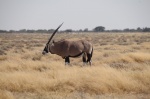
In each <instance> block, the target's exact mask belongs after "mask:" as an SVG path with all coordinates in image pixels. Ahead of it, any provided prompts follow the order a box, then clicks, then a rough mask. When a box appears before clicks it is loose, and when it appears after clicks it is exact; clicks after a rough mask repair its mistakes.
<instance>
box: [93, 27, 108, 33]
mask: <svg viewBox="0 0 150 99" xmlns="http://www.w3.org/2000/svg"><path fill="white" fill-rule="evenodd" d="M93 31H94V32H104V31H105V27H103V26H97V27H95V28H94V29H93Z"/></svg>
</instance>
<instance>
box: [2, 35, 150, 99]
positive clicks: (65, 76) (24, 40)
mask: <svg viewBox="0 0 150 99" xmlns="http://www.w3.org/2000/svg"><path fill="white" fill-rule="evenodd" d="M49 37H50V34H44V33H31V34H27V33H12V34H11V33H1V34H0V99H150V33H57V34H56V35H55V36H54V40H55V41H58V40H61V39H70V40H79V39H85V40H88V41H90V42H92V44H93V48H94V53H93V57H92V66H89V65H84V66H83V63H82V58H81V57H80V58H71V64H70V65H67V66H65V63H64V59H62V58H61V57H60V56H57V55H54V54H50V53H49V54H47V55H42V50H43V48H44V46H45V44H46V42H47V40H48V39H49Z"/></svg>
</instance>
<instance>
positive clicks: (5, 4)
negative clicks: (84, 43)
mask: <svg viewBox="0 0 150 99" xmlns="http://www.w3.org/2000/svg"><path fill="white" fill-rule="evenodd" d="M62 22H64V24H63V26H62V27H61V29H60V30H64V29H74V30H79V29H85V28H88V29H89V30H91V29H93V28H95V27H96V26H104V27H105V28H106V29H124V28H135V29H136V28H137V27H141V28H143V27H150V0H0V29H2V30H11V29H13V30H20V29H55V28H57V26H58V25H59V24H61V23H62Z"/></svg>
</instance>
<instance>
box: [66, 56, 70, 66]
mask: <svg viewBox="0 0 150 99" xmlns="http://www.w3.org/2000/svg"><path fill="white" fill-rule="evenodd" d="M68 64H70V59H69V57H66V58H65V65H68Z"/></svg>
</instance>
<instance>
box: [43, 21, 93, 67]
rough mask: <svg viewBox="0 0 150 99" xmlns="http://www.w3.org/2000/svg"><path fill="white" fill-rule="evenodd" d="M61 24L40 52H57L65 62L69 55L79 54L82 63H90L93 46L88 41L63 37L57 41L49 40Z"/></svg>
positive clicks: (76, 55)
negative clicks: (81, 56)
mask: <svg viewBox="0 0 150 99" xmlns="http://www.w3.org/2000/svg"><path fill="white" fill-rule="evenodd" d="M62 24H63V23H62ZM62 24H61V25H60V26H59V27H58V28H57V29H56V30H55V31H54V33H53V34H52V36H51V37H50V39H49V41H48V42H47V44H46V46H45V48H44V50H43V52H42V54H46V53H48V52H50V53H51V54H57V55H59V56H61V57H62V58H64V59H65V63H70V59H69V57H78V56H80V55H83V58H82V60H83V62H84V63H88V62H89V64H90V65H91V58H92V54H93V46H92V44H91V43H90V42H89V41H86V40H78V41H69V40H66V39H64V40H60V41H57V42H51V40H52V38H53V36H54V35H55V33H56V32H57V31H58V29H59V28H60V27H61V26H62ZM50 42H51V43H50ZM86 58H87V60H86Z"/></svg>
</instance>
